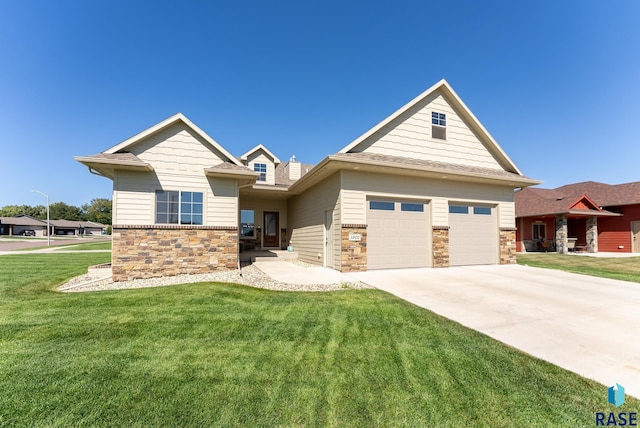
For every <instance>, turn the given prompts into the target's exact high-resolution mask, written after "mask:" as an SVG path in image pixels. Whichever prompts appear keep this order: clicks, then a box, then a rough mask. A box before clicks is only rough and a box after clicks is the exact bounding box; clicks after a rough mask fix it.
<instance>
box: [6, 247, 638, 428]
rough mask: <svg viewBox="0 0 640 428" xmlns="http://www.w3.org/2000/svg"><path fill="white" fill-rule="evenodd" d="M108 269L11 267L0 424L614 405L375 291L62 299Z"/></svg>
mask: <svg viewBox="0 0 640 428" xmlns="http://www.w3.org/2000/svg"><path fill="white" fill-rule="evenodd" d="M108 260H109V254H100V253H78V254H31V255H24V256H22V255H9V256H3V258H2V261H1V262H0V390H1V391H3V393H2V394H0V425H3V426H4V425H18V426H49V425H54V426H55V425H57V426H68V425H73V426H95V425H100V426H102V425H115V426H150V425H151V426H153V425H180V426H191V425H207V426H211V425H231V426H246V425H251V426H274V425H278V426H309V425H311V426H367V427H369V426H385V427H386V426H491V427H500V426H540V427H543V426H544V427H546V426H593V424H594V415H595V412H598V411H606V412H608V411H610V410H611V408H610V407H611V406H610V405H609V404H608V403H607V401H606V387H605V386H602V385H600V384H597V383H595V382H592V381H589V380H586V379H584V378H581V377H580V376H577V375H574V374H572V373H570V372H567V371H565V370H562V369H560V368H558V367H556V366H553V365H551V364H548V363H546V362H543V361H541V360H538V359H535V358H532V357H530V356H528V355H525V354H523V353H521V352H518V351H517V350H515V349H512V348H509V347H507V346H504V345H502V344H500V343H499V342H496V341H494V340H492V339H490V338H488V337H486V336H484V335H481V334H479V333H477V332H474V331H472V330H469V329H467V328H464V327H462V326H460V325H459V324H456V323H454V322H451V321H448V320H446V319H444V318H442V317H440V316H437V315H435V314H433V313H432V312H429V311H427V310H424V309H421V308H418V307H416V306H413V305H411V304H409V303H406V302H404V301H402V300H400V299H397V298H395V297H393V296H390V295H388V294H386V293H384V292H381V291H378V290H347V291H336V292H327V293H295V292H273V291H267V290H261V289H254V288H250V287H244V286H239V285H233V284H220V283H200V284H189V285H177V286H172V287H162V288H150V289H135V290H123V291H107V292H100V293H78V294H75V293H73V294H67V293H64V294H63V293H57V292H55V291H53V290H54V289H55V287H56V286H57V285H59V284H60V283H62V282H64V281H65V280H66V279H68V278H70V277H72V276H75V275H79V274H81V273H83V271H84V270H85V269H86V267H87V266H88V265H93V264H99V263H104V262H107V261H108ZM639 410H640V403H639V402H638V400H635V399H632V398H630V397H627V403H626V404H625V405H624V411H626V412H632V411H636V412H637V411H639Z"/></svg>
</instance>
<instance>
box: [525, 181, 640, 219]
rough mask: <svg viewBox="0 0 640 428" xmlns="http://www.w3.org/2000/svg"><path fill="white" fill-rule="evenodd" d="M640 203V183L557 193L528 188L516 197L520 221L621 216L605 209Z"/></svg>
mask: <svg viewBox="0 0 640 428" xmlns="http://www.w3.org/2000/svg"><path fill="white" fill-rule="evenodd" d="M633 200H635V201H637V202H635V203H640V182H638V183H627V184H623V185H617V186H614V185H610V184H604V183H597V182H594V181H589V182H584V183H576V184H568V185H566V186H562V187H558V188H557V189H539V188H526V189H522V190H519V191H517V192H516V193H515V203H516V217H533V216H541V215H557V214H575V215H595V216H617V215H619V214H616V213H612V212H610V211H607V210H604V209H602V207H607V206H616V205H627V204H629V203H631V202H629V201H633Z"/></svg>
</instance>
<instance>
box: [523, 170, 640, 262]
mask: <svg viewBox="0 0 640 428" xmlns="http://www.w3.org/2000/svg"><path fill="white" fill-rule="evenodd" d="M515 203H516V224H517V226H518V231H517V234H516V241H517V250H518V251H540V250H547V249H552V250H557V251H558V252H561V253H566V252H569V251H570V250H578V251H587V252H626V253H628V252H636V253H640V182H633V183H626V184H617V185H611V184H605V183H598V182H595V181H587V182H583V183H575V184H567V185H565V186H562V187H558V188H557V189H539V188H535V187H529V188H526V189H522V190H520V191H518V192H516V194H515ZM543 245H544V246H543Z"/></svg>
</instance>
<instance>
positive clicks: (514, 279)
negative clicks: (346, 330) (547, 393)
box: [350, 265, 640, 397]
mask: <svg viewBox="0 0 640 428" xmlns="http://www.w3.org/2000/svg"><path fill="white" fill-rule="evenodd" d="M350 275H351V276H352V277H354V278H356V279H358V280H360V281H363V282H366V283H368V284H370V285H373V286H375V287H376V288H379V289H381V290H385V291H388V292H389V293H392V294H394V295H396V296H398V297H400V298H402V299H404V300H407V301H409V302H411V303H414V304H416V305H418V306H421V307H423V308H427V309H429V310H431V311H433V312H435V313H437V314H440V315H442V316H445V317H447V318H449V319H452V320H454V321H457V322H459V323H460V324H462V325H465V326H467V327H470V328H472V329H474V330H477V331H480V332H482V333H484V334H486V335H488V336H491V337H493V338H495V339H497V340H499V341H501V342H504V343H506V344H508V345H511V346H513V347H515V348H518V349H520V350H522V351H524V352H527V353H529V354H531V355H533V356H535V357H538V358H541V359H543V360H546V361H549V362H551V363H553V364H556V365H558V366H560V367H563V368H565V369H567V370H570V371H572V372H575V373H578V374H580V375H582V376H584V377H587V378H590V379H594V380H596V381H598V382H601V383H602V384H604V385H606V386H607V387H608V386H611V385H614V384H615V383H619V384H620V385H622V386H624V387H625V389H626V392H627V393H628V394H630V395H633V396H635V397H640V284H638V283H631V282H624V281H615V280H609V279H603V278H596V277H590V276H585V275H577V274H571V273H566V272H560V271H554V270H549V269H538V268H531V267H526V266H520V265H506V266H467V267H454V268H449V269H394V270H380V271H369V272H361V273H355V274H350Z"/></svg>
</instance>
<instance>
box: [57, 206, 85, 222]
mask: <svg viewBox="0 0 640 428" xmlns="http://www.w3.org/2000/svg"><path fill="white" fill-rule="evenodd" d="M49 215H50V216H51V220H71V221H81V220H84V219H83V218H82V210H80V208H78V207H76V206H73V205H68V204H65V203H64V202H54V203H52V204H50V205H49Z"/></svg>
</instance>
